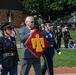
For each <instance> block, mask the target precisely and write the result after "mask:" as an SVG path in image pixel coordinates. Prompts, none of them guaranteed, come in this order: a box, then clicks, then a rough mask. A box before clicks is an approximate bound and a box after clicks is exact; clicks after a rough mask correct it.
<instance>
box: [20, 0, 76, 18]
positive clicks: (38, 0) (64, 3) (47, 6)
mask: <svg viewBox="0 0 76 75" xmlns="http://www.w3.org/2000/svg"><path fill="white" fill-rule="evenodd" d="M20 1H21V2H22V5H23V6H24V8H25V10H26V11H27V12H28V13H30V14H38V15H39V14H41V15H42V16H43V18H45V19H47V18H48V17H49V16H50V17H51V19H56V18H58V17H59V18H60V17H64V16H66V15H69V14H70V13H71V12H72V11H75V10H76V0H20Z"/></svg>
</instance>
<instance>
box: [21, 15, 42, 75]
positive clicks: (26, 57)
mask: <svg viewBox="0 0 76 75" xmlns="http://www.w3.org/2000/svg"><path fill="white" fill-rule="evenodd" d="M25 24H26V26H23V27H22V28H21V29H20V41H21V42H22V47H23V50H22V67H21V73H20V75H28V72H29V70H30V68H31V65H33V67H34V69H35V73H36V75H42V74H41V70H40V68H41V67H40V59H39V58H37V57H36V56H34V54H32V53H31V52H30V50H29V49H28V48H27V46H26V45H24V43H25V42H26V41H27V40H28V38H29V36H30V35H31V34H32V33H33V32H34V29H32V28H34V18H33V17H32V16H28V17H26V19H25ZM31 29H32V30H31Z"/></svg>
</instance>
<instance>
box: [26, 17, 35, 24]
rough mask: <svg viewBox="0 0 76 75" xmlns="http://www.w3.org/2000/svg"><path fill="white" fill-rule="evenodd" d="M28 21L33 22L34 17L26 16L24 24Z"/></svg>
mask: <svg viewBox="0 0 76 75" xmlns="http://www.w3.org/2000/svg"><path fill="white" fill-rule="evenodd" d="M30 19H33V20H34V17H33V16H28V17H26V19H25V23H26V22H27V21H29V20H30Z"/></svg>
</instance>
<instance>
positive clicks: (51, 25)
mask: <svg viewBox="0 0 76 75" xmlns="http://www.w3.org/2000/svg"><path fill="white" fill-rule="evenodd" d="M45 24H46V25H49V26H53V25H52V24H51V23H45Z"/></svg>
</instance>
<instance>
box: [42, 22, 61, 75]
mask: <svg viewBox="0 0 76 75" xmlns="http://www.w3.org/2000/svg"><path fill="white" fill-rule="evenodd" d="M50 29H51V24H50V23H46V24H45V30H44V31H42V35H43V36H44V37H45V38H46V39H47V41H48V42H49V43H48V44H49V45H48V47H47V49H46V50H45V52H44V54H43V58H44V60H45V63H44V65H43V66H42V68H41V69H42V75H45V72H46V70H48V74H49V75H54V73H53V56H54V54H55V51H54V49H56V51H57V53H58V54H61V52H60V50H59V48H58V45H57V44H56V42H55V38H54V34H53V32H51V31H50Z"/></svg>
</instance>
